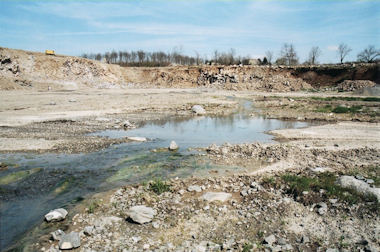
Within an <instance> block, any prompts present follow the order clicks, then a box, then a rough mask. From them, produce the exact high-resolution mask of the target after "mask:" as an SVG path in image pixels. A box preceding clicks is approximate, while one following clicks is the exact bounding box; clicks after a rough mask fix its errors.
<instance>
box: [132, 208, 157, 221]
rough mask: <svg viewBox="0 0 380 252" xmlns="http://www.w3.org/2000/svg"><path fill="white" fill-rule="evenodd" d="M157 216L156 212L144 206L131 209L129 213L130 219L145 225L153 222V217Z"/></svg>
mask: <svg viewBox="0 0 380 252" xmlns="http://www.w3.org/2000/svg"><path fill="white" fill-rule="evenodd" d="M156 214H157V212H156V210H153V208H151V207H146V206H144V205H139V206H134V207H131V208H130V209H129V211H128V215H129V217H130V218H131V219H132V220H133V221H134V222H136V223H139V224H144V223H147V222H150V221H152V219H153V217H154V216H155V215H156Z"/></svg>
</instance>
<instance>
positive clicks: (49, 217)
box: [45, 208, 68, 222]
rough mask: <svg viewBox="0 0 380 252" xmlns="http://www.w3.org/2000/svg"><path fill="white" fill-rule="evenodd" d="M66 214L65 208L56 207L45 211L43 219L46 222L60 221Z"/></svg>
mask: <svg viewBox="0 0 380 252" xmlns="http://www.w3.org/2000/svg"><path fill="white" fill-rule="evenodd" d="M67 214H68V212H67V211H66V209H63V208H58V209H54V210H52V211H50V212H49V213H47V214H46V215H45V219H46V221H47V222H50V221H61V220H64V219H65V218H66V216H67Z"/></svg>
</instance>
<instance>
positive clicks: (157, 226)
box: [152, 222, 160, 229]
mask: <svg viewBox="0 0 380 252" xmlns="http://www.w3.org/2000/svg"><path fill="white" fill-rule="evenodd" d="M152 226H153V228H155V229H158V228H159V227H160V224H158V222H153V223H152Z"/></svg>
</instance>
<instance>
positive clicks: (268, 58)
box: [265, 51, 273, 65]
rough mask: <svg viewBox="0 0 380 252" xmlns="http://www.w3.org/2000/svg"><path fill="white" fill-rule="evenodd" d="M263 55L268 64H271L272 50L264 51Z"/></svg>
mask: <svg viewBox="0 0 380 252" xmlns="http://www.w3.org/2000/svg"><path fill="white" fill-rule="evenodd" d="M265 57H266V58H267V60H268V64H269V65H272V60H273V52H272V51H266V52H265Z"/></svg>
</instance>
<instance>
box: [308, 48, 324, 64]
mask: <svg viewBox="0 0 380 252" xmlns="http://www.w3.org/2000/svg"><path fill="white" fill-rule="evenodd" d="M321 54H322V51H321V49H319V47H318V46H313V47H312V48H311V50H310V52H309V64H311V65H314V64H316V63H318V62H317V60H318V57H319V56H321Z"/></svg>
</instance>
